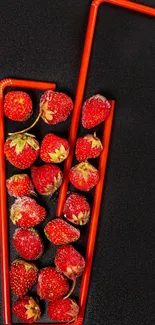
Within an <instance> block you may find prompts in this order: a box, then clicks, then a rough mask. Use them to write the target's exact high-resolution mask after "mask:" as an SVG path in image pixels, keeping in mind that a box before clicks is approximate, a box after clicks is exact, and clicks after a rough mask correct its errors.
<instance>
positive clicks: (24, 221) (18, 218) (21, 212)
mask: <svg viewBox="0 0 155 325" xmlns="http://www.w3.org/2000/svg"><path fill="white" fill-rule="evenodd" d="M45 217H46V211H45V209H44V208H43V207H42V206H40V205H39V204H38V203H37V202H36V201H35V200H34V199H31V198H29V197H26V196H23V197H22V198H19V199H16V200H15V202H14V204H13V205H12V207H11V211H10V219H11V220H12V222H13V223H14V224H15V225H17V226H20V227H34V226H36V225H38V224H39V223H40V222H42V221H43V220H44V219H45Z"/></svg>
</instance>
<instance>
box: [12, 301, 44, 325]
mask: <svg viewBox="0 0 155 325" xmlns="http://www.w3.org/2000/svg"><path fill="white" fill-rule="evenodd" d="M12 312H13V314H14V315H15V316H16V317H17V318H19V319H20V320H21V321H22V322H24V323H26V324H31V323H34V322H36V321H37V320H39V318H40V316H41V311H40V307H39V305H38V303H37V302H36V301H35V300H34V299H33V298H32V297H28V296H25V297H23V298H19V299H18V300H17V301H16V302H15V303H14V305H13V307H12Z"/></svg>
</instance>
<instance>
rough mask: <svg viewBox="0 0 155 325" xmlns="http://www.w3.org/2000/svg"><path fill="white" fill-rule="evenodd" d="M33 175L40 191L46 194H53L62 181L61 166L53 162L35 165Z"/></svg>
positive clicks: (32, 170) (32, 169)
mask: <svg viewBox="0 0 155 325" xmlns="http://www.w3.org/2000/svg"><path fill="white" fill-rule="evenodd" d="M31 176H32V180H33V183H34V186H35V188H36V190H37V191H38V193H39V194H42V195H46V196H48V195H52V194H53V193H54V192H55V191H56V190H57V189H58V188H59V187H60V185H61V183H62V172H61V170H60V168H59V167H57V166H55V165H52V164H47V165H43V166H41V167H36V166H33V167H32V168H31Z"/></svg>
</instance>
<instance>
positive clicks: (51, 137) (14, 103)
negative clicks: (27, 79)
mask: <svg viewBox="0 0 155 325" xmlns="http://www.w3.org/2000/svg"><path fill="white" fill-rule="evenodd" d="M72 109H73V103H72V100H71V99H70V98H69V97H68V96H67V95H65V94H63V93H60V92H55V91H51V90H49V91H46V92H45V93H44V94H43V95H42V96H41V100H40V113H39V116H38V117H37V119H36V122H37V121H38V118H39V117H41V118H42V119H43V120H44V122H45V123H48V124H56V123H58V122H62V121H65V120H66V119H67V117H68V116H69V115H70V113H71V111H72ZM109 112H110V103H109V102H108V101H107V100H106V99H105V97H103V96H101V95H95V96H93V97H91V98H89V99H88V100H86V101H85V103H84V105H83V110H82V125H83V126H84V127H85V128H92V127H94V126H96V125H98V124H99V123H101V122H102V121H104V120H105V118H106V117H107V116H108V114H109ZM4 113H5V115H6V116H7V117H8V118H10V119H12V120H15V121H25V120H27V119H28V118H29V117H30V116H31V114H32V101H31V99H30V97H29V95H28V94H26V93H24V92H21V91H12V92H9V93H8V94H7V95H6V96H5V100H4ZM36 122H35V123H36ZM35 123H33V125H32V126H34V124H35ZM32 126H31V127H32ZM31 127H29V128H28V129H30V128H31ZM24 131H25V130H24ZM102 149H103V147H102V143H101V141H100V139H99V138H98V137H97V136H96V134H93V135H92V134H87V135H86V136H84V137H82V138H79V139H78V140H77V143H76V151H75V153H76V158H77V160H78V161H79V163H78V164H77V165H76V166H74V167H72V168H71V170H70V173H69V179H70V182H71V183H72V184H73V185H74V187H75V188H77V189H79V190H82V191H89V190H90V189H92V188H93V187H94V186H95V185H96V184H97V183H98V181H99V174H98V170H97V169H96V168H95V167H94V166H93V165H91V164H90V163H89V162H88V161H87V159H89V158H96V157H98V156H99V155H100V153H101V151H102ZM69 150H70V146H69V143H68V141H67V140H66V139H63V138H60V137H58V136H56V135H55V134H52V133H49V134H47V135H45V137H44V138H43V140H42V142H41V145H39V143H38V141H37V140H36V138H35V136H34V135H31V134H28V133H25V132H23V131H21V132H16V133H15V134H11V136H10V137H9V138H8V139H7V140H6V142H5V145H4V152H5V155H6V158H7V160H8V161H9V162H10V163H11V164H12V165H14V166H15V167H17V168H19V169H26V168H29V167H30V166H31V165H33V163H34V162H35V160H36V159H37V158H38V156H39V154H40V158H41V159H42V160H43V161H44V162H46V163H47V164H43V165H42V166H39V167H38V166H34V165H33V166H32V167H31V178H32V180H31V178H30V177H29V176H28V175H27V174H24V173H23V174H16V175H13V176H11V177H10V178H9V179H8V180H7V181H6V186H7V190H8V193H9V195H10V196H14V197H16V200H15V202H14V204H13V205H12V206H11V210H10V219H11V220H12V222H13V223H14V224H15V225H17V226H19V227H21V228H18V229H16V230H15V233H14V236H13V245H14V247H15V249H16V250H17V252H18V254H19V255H20V256H21V258H23V259H17V260H15V261H14V262H13V263H12V264H11V269H10V286H11V289H12V291H13V293H14V294H15V295H16V296H17V297H19V299H18V300H17V301H16V302H15V303H14V305H13V313H14V314H15V315H16V316H17V317H18V318H19V319H20V320H22V321H24V322H26V323H32V322H35V321H37V320H38V319H39V318H40V316H41V309H40V306H39V304H38V300H37V299H34V298H32V297H31V296H27V292H28V291H29V290H30V289H31V287H32V286H33V285H34V284H35V283H36V282H37V294H38V296H39V297H40V298H41V299H44V300H47V301H48V315H49V317H50V318H51V319H52V320H54V321H58V322H72V321H74V320H75V319H76V317H77V315H78V312H79V306H78V305H77V303H76V302H75V301H74V300H73V299H71V298H70V295H71V294H72V292H73V291H74V288H75V285H76V279H77V278H78V277H79V276H81V275H82V273H83V271H84V268H85V261H84V258H83V257H82V256H81V254H80V253H79V252H78V251H77V250H76V249H75V248H74V247H73V246H72V245H71V244H70V243H72V242H74V241H77V240H78V239H79V237H80V230H79V229H77V228H76V227H75V226H73V225H72V224H74V225H79V226H82V225H85V224H86V223H87V222H88V220H89V217H90V206H89V204H88V202H87V200H86V199H85V197H84V196H82V195H79V194H77V193H72V194H70V195H69V196H68V198H67V200H66V202H65V205H64V217H65V218H66V219H67V221H69V222H70V223H68V222H66V221H65V220H63V219H62V218H57V219H54V220H52V221H49V222H48V223H47V224H46V226H45V228H44V233H45V235H46V237H47V238H48V240H49V241H50V242H51V243H52V244H54V245H61V246H60V247H58V249H57V253H56V257H55V260H54V263H55V266H56V267H45V268H43V269H41V270H40V271H38V269H37V267H36V266H35V265H34V264H32V263H29V262H26V261H25V260H27V261H33V260H36V259H38V258H39V257H40V256H41V255H42V254H43V251H44V245H43V242H42V239H41V237H40V235H39V233H38V231H37V230H35V229H34V228H33V227H35V226H37V225H38V224H39V223H41V222H42V221H43V220H44V219H45V218H46V210H45V209H44V208H43V207H42V206H41V205H40V204H38V203H37V201H36V200H35V199H34V198H32V197H31V196H34V195H35V196H36V192H35V190H36V191H37V192H38V193H39V194H41V195H42V196H44V197H46V196H51V195H53V193H54V192H55V191H56V190H57V189H58V188H59V187H60V186H61V183H62V178H63V175H62V171H61V169H60V168H59V167H58V166H56V165H55V163H61V162H62V161H64V160H65V159H66V158H67V157H68V154H69ZM71 223H72V224H71ZM68 279H70V280H72V287H71V288H70V284H69V282H68Z"/></svg>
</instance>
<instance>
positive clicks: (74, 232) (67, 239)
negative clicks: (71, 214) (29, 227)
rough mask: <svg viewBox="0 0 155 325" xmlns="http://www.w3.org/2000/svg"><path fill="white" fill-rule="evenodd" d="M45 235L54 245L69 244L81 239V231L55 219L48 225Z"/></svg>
mask: <svg viewBox="0 0 155 325" xmlns="http://www.w3.org/2000/svg"><path fill="white" fill-rule="evenodd" d="M44 232H45V235H46V237H47V238H48V240H50V241H51V242H52V243H53V244H54V245H63V244H68V243H71V242H73V241H76V240H78V239H79V237H80V230H78V229H76V228H74V227H73V226H71V225H70V224H69V223H67V222H65V221H64V220H62V219H54V220H52V221H50V222H48V223H47V225H46V227H45V229H44Z"/></svg>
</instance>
